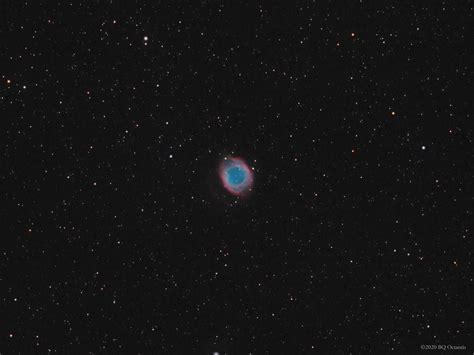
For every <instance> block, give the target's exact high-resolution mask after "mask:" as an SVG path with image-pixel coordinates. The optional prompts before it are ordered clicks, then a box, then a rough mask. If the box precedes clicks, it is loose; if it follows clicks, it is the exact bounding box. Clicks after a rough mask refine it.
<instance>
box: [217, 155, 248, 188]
mask: <svg viewBox="0 0 474 355" xmlns="http://www.w3.org/2000/svg"><path fill="white" fill-rule="evenodd" d="M219 175H220V177H221V180H222V183H223V184H224V187H225V188H226V189H227V190H228V191H229V192H230V193H232V194H234V195H241V194H243V193H245V192H247V191H250V190H251V188H252V183H253V174H252V170H251V169H250V168H249V167H248V166H247V164H245V162H244V161H243V160H242V159H239V158H226V159H224V160H223V161H222V163H221V165H220V167H219Z"/></svg>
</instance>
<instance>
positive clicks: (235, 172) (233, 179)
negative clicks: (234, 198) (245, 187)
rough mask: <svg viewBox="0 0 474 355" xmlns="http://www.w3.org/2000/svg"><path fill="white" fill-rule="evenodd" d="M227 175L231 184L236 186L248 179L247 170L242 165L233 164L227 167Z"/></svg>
mask: <svg viewBox="0 0 474 355" xmlns="http://www.w3.org/2000/svg"><path fill="white" fill-rule="evenodd" d="M226 175H227V181H228V182H229V184H231V185H234V186H238V185H240V184H242V183H243V182H245V180H246V179H247V174H246V173H245V170H244V169H242V168H241V167H240V166H231V167H230V168H228V169H227V171H226Z"/></svg>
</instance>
